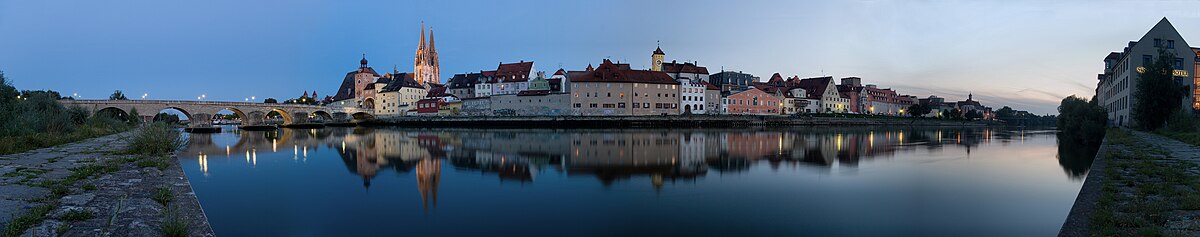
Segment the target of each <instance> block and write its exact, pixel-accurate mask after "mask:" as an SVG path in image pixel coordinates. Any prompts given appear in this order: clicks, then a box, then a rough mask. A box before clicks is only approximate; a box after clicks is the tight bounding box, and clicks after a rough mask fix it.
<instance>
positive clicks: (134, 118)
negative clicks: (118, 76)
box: [118, 91, 142, 125]
mask: <svg viewBox="0 0 1200 237" xmlns="http://www.w3.org/2000/svg"><path fill="white" fill-rule="evenodd" d="M118 92H119V91H118ZM141 123H142V116H141V115H138V111H137V108H132V109H129V125H138V124H141Z"/></svg>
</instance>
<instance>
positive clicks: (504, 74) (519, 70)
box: [496, 61, 533, 82]
mask: <svg viewBox="0 0 1200 237" xmlns="http://www.w3.org/2000/svg"><path fill="white" fill-rule="evenodd" d="M532 71H533V62H525V61H522V62H519V63H501V64H500V66H498V67H496V78H498V79H500V81H503V82H522V81H527V80H529V74H530V72H532Z"/></svg>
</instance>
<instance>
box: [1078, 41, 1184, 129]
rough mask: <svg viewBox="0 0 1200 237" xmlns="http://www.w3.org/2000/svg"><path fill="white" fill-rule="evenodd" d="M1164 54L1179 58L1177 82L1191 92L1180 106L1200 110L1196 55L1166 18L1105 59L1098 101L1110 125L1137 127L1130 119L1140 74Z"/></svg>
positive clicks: (1173, 73)
mask: <svg viewBox="0 0 1200 237" xmlns="http://www.w3.org/2000/svg"><path fill="white" fill-rule="evenodd" d="M1160 50H1163V51H1166V52H1170V53H1174V54H1175V58H1174V60H1173V62H1172V65H1173V67H1174V69H1173V71H1172V75H1173V76H1174V78H1175V81H1176V82H1178V83H1180V84H1181V85H1184V86H1187V88H1188V90H1189V91H1190V92H1189V93H1187V95H1186V96H1185V99H1184V100H1182V101H1180V103H1181V104H1183V106H1185V107H1184V108H1192V110H1193V111H1194V110H1195V109H1200V101H1197V100H1196V98H1197V96H1196V95H1197V94H1200V91H1197V90H1196V82H1197V77H1194V76H1193V75H1194V74H1195V72H1196V69H1197V67H1198V66H1196V65H1197V64H1196V61H1197V60H1196V52H1195V51H1193V49H1192V48H1191V47H1189V46H1188V44H1187V42H1186V41H1184V40H1183V37H1182V36H1180V35H1179V32H1178V31H1176V30H1175V27H1174V26H1172V25H1171V22H1170V21H1167V18H1163V19H1162V20H1160V21H1159V22H1158V24H1155V25H1154V27H1153V28H1150V31H1149V32H1146V34H1145V35H1143V36H1142V38H1141V39H1138V41H1130V42H1129V44H1128V45H1126V46H1125V48H1124V49H1122V50H1121V51H1120V52H1112V53H1109V54H1108V55H1107V56H1106V57H1104V73H1103V74H1099V75H1098V76H1097V79H1098V82H1097V84H1096V99H1097V100H1099V101H1098V102H1099V104H1100V105H1101V106H1104V108H1105V109H1107V110H1108V119H1109V124H1110V125H1112V126H1133V125H1135V124H1134V121H1132V119H1131V117H1130V112H1131V111H1132V109H1133V103H1134V100H1135V99H1134V96H1133V94H1134V88H1137V83H1138V81H1139V79H1140V78H1141V75H1140V73H1142V72H1144V71H1145V70H1146V67H1149V66H1150V65H1151V64H1153V63H1154V61H1155V60H1157V59H1158V56H1159V51H1160Z"/></svg>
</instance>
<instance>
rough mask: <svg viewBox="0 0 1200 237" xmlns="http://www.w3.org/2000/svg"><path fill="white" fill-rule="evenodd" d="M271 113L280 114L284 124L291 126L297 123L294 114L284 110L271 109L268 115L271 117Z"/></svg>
mask: <svg viewBox="0 0 1200 237" xmlns="http://www.w3.org/2000/svg"><path fill="white" fill-rule="evenodd" d="M271 112H275V113H277V114H279V116H280V117H283V124H291V123H293V122H294V121H295V119H294V118H292V114H290V113H288V112H287V111H286V110H283V109H280V108H274V109H271V111H268V112H267V115H270V114H271Z"/></svg>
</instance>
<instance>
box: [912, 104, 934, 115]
mask: <svg viewBox="0 0 1200 237" xmlns="http://www.w3.org/2000/svg"><path fill="white" fill-rule="evenodd" d="M929 112H933V107H932V106H929V105H928V104H915V105H912V106H908V114H911V115H912V116H913V117H921V116H925V115H926V114H929Z"/></svg>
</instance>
